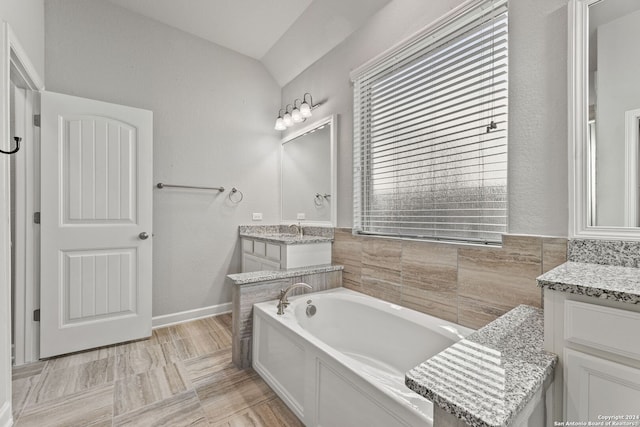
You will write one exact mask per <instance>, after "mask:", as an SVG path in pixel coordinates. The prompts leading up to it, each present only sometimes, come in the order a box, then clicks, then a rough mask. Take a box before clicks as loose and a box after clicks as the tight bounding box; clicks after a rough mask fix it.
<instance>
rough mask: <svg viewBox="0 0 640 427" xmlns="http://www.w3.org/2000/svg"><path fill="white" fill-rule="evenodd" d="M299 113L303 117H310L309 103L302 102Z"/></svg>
mask: <svg viewBox="0 0 640 427" xmlns="http://www.w3.org/2000/svg"><path fill="white" fill-rule="evenodd" d="M300 114H301V115H302V117H304V118H308V117H311V106H309V104H307V103H306V102H303V103H302V105H301V106H300Z"/></svg>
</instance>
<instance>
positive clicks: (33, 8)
mask: <svg viewBox="0 0 640 427" xmlns="http://www.w3.org/2000/svg"><path fill="white" fill-rule="evenodd" d="M0 21H6V22H8V23H9V25H11V28H12V29H13V32H14V33H15V34H16V37H17V38H18V40H19V41H20V44H21V45H22V47H23V49H24V50H25V52H26V53H27V55H28V56H29V59H30V60H31V62H32V63H33V66H34V67H35V69H36V72H37V73H38V75H39V76H40V78H41V79H43V78H44V0H1V1H0Z"/></svg>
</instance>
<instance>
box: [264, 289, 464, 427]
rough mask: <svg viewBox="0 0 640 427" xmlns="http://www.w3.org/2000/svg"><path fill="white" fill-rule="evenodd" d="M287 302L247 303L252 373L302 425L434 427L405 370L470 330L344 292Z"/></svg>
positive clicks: (427, 405)
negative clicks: (250, 306)
mask: <svg viewBox="0 0 640 427" xmlns="http://www.w3.org/2000/svg"><path fill="white" fill-rule="evenodd" d="M290 301H291V305H290V306H289V307H287V309H286V312H285V314H284V315H280V316H278V315H277V314H276V311H277V308H276V305H277V301H269V302H264V303H260V304H256V305H255V306H254V312H253V313H254V314H253V368H254V369H255V370H256V371H257V372H258V374H259V375H260V376H261V377H262V378H263V379H264V380H265V381H266V382H267V384H269V386H270V387H271V388H272V389H274V390H275V392H276V393H277V394H278V395H279V396H280V397H281V398H282V400H283V401H284V402H285V403H286V404H287V406H289V408H291V410H292V411H293V412H294V413H295V414H296V415H297V416H298V418H300V420H302V421H303V422H304V424H305V425H306V426H308V427H310V426H330V427H340V426H345V427H354V426H356V427H357V426H380V427H391V426H432V425H433V407H432V404H431V402H430V401H429V400H427V399H425V398H423V397H421V396H419V395H418V394H416V393H414V392H413V391H411V390H409V389H408V388H407V387H406V386H405V385H404V375H405V372H406V371H408V370H409V369H411V368H413V367H414V366H416V365H419V364H420V363H421V362H423V361H425V360H426V359H428V358H429V357H431V356H433V355H435V354H437V353H439V352H440V351H442V350H444V349H445V348H446V347H448V346H450V345H452V344H453V343H455V342H456V341H458V340H460V339H462V338H464V337H466V336H467V335H469V334H470V333H472V332H473V330H471V329H469V328H465V327H463V326H460V325H456V324H455V323H451V322H447V321H445V320H442V319H438V318H436V317H433V316H429V315H426V314H422V313H419V312H417V311H413V310H410V309H408V308H404V307H400V306H397V305H395V304H391V303H387V302H385V301H382V300H379V299H376V298H372V297H369V296H367V295H364V294H361V293H359V292H354V291H351V290H348V289H344V288H338V289H332V290H329V291H324V292H317V293H311V294H305V295H300V296H298V297H291V298H290ZM311 305H313V306H315V314H314V315H313V316H311V317H309V316H308V315H307V309H308V307H309V306H311ZM309 310H310V311H311V310H312V309H311V308H310V307H309Z"/></svg>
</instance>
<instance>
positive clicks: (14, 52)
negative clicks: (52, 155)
mask: <svg viewBox="0 0 640 427" xmlns="http://www.w3.org/2000/svg"><path fill="white" fill-rule="evenodd" d="M5 28H6V30H5V31H6V33H5V34H6V37H7V40H8V43H9V56H10V58H9V60H10V64H9V66H10V73H9V79H10V80H15V81H14V84H15V85H16V86H17V87H18V88H20V89H27V92H26V94H27V96H26V98H27V99H26V100H25V102H26V104H25V106H26V108H25V117H24V129H21V130H20V132H22V131H24V132H25V134H24V135H22V136H23V139H24V142H25V143H24V144H23V146H22V148H21V150H20V151H21V152H20V153H17V154H16V188H15V190H16V210H15V215H16V235H17V238H16V242H15V247H16V259H15V267H16V274H15V279H16V284H17V288H19V289H20V292H17V293H16V305H15V307H14V309H15V315H16V318H18V317H19V320H17V321H16V322H15V326H14V328H15V344H16V353H15V354H16V359H15V362H16V365H20V364H24V363H29V362H34V361H36V360H38V358H39V355H40V354H39V326H38V324H37V323H35V322H33V320H32V313H33V310H35V309H36V308H37V306H38V305H39V304H38V303H37V302H36V298H37V297H38V295H39V278H40V269H39V265H38V264H37V258H36V256H37V253H36V252H37V250H38V241H39V240H38V239H39V235H38V230H36V228H34V224H33V222H32V221H31V218H32V217H33V212H35V211H36V210H37V209H38V208H39V197H38V196H39V182H37V180H38V179H39V173H37V170H36V167H37V166H36V163H37V162H39V160H38V159H37V158H36V156H38V154H39V153H38V151H37V147H39V143H40V141H39V132H37V131H36V130H35V128H34V126H33V125H32V124H31V123H32V122H31V116H32V115H33V114H36V113H38V112H39V108H38V107H37V99H36V97H35V95H34V92H38V91H41V90H44V82H43V81H42V78H41V77H40V76H39V75H38V73H37V72H36V71H35V67H34V66H33V64H32V62H31V60H30V59H29V57H28V55H27V53H26V52H25V50H24V48H23V47H22V45H21V44H20V41H19V40H18V38H17V37H16V35H15V33H14V32H13V30H12V29H11V26H10V25H9V24H8V23H6V24H5ZM9 111H10V110H9ZM16 131H18V130H16Z"/></svg>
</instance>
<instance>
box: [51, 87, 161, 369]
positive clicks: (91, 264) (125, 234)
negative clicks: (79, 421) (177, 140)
mask: <svg viewBox="0 0 640 427" xmlns="http://www.w3.org/2000/svg"><path fill="white" fill-rule="evenodd" d="M41 117H42V119H41V141H42V143H41V153H42V154H41V181H42V184H41V202H42V203H41V208H40V209H41V293H40V309H41V317H40V357H50V356H54V355H58V354H64V353H70V352H74V351H78V350H84V349H88V348H94V347H99V346H104V345H109V344H114V343H117V342H122V341H129V340H133V339H138V338H143V337H147V336H150V335H151V238H150V236H151V223H152V190H153V185H152V145H153V139H152V132H153V115H152V113H151V111H146V110H141V109H138V108H132V107H126V106H122V105H115V104H109V103H105V102H99V101H94V100H89V99H83V98H77V97H73V96H69V95H62V94H57V93H51V92H43V93H42V97H41Z"/></svg>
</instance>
